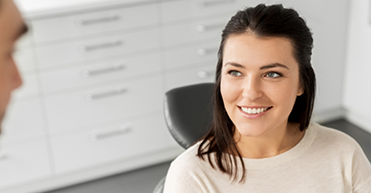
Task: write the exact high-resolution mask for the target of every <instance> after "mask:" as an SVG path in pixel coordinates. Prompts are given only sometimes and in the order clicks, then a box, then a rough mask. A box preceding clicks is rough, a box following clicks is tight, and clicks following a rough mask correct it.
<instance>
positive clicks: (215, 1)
mask: <svg viewBox="0 0 371 193" xmlns="http://www.w3.org/2000/svg"><path fill="white" fill-rule="evenodd" d="M233 1H234V0H209V1H201V2H200V3H199V5H200V6H201V7H209V6H214V5H220V4H227V3H233Z"/></svg>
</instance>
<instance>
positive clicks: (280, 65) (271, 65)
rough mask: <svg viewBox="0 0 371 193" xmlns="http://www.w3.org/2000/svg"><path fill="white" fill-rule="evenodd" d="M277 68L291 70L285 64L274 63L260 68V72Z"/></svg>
mask: <svg viewBox="0 0 371 193" xmlns="http://www.w3.org/2000/svg"><path fill="white" fill-rule="evenodd" d="M275 67H282V68H286V69H287V70H290V69H289V67H287V66H286V65H284V64H280V63H272V64H268V65H265V66H262V67H260V70H264V69H269V68H275Z"/></svg>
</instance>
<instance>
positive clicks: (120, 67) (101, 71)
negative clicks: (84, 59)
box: [82, 64, 125, 78]
mask: <svg viewBox="0 0 371 193" xmlns="http://www.w3.org/2000/svg"><path fill="white" fill-rule="evenodd" d="M123 69H125V66H124V65H123V64H120V65H114V66H112V67H108V68H102V69H97V70H85V71H83V72H82V76H83V77H85V78H89V77H91V76H96V75H101V74H106V73H111V72H117V71H120V70H123Z"/></svg>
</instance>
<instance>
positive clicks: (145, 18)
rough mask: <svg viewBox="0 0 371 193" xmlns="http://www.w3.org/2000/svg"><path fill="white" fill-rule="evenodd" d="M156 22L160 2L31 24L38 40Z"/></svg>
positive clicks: (37, 21)
mask: <svg viewBox="0 0 371 193" xmlns="http://www.w3.org/2000/svg"><path fill="white" fill-rule="evenodd" d="M144 13H145V14H144ZM157 23H158V10H157V6H156V5H155V4H149V5H141V6H131V7H127V8H120V9H111V10H104V11H96V12H94V13H84V14H76V15H66V16H62V17H55V18H47V19H41V20H33V21H32V26H33V30H34V34H35V35H34V37H35V41H36V43H39V42H46V41H51V40H58V39H63V38H70V37H77V36H83V35H89V34H96V33H101V32H107V31H113V30H121V29H129V28H135V27H140V26H146V25H151V24H157Z"/></svg>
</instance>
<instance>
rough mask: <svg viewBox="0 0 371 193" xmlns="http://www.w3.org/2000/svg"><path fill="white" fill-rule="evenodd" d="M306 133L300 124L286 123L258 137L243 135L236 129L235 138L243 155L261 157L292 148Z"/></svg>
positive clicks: (254, 157)
mask: <svg viewBox="0 0 371 193" xmlns="http://www.w3.org/2000/svg"><path fill="white" fill-rule="evenodd" d="M304 133H305V132H301V131H300V130H299V124H297V123H284V124H283V125H280V126H278V127H277V128H276V129H273V130H272V131H270V132H268V133H265V134H263V135H262V136H258V137H248V136H242V135H241V134H240V133H239V132H238V130H237V129H236V133H235V136H234V138H235V141H236V145H237V148H238V151H239V152H240V154H241V156H242V157H244V158H250V159H261V158H268V157H273V156H276V155H279V154H281V153H284V152H286V151H288V150H290V149H291V148H293V147H294V146H295V145H297V144H298V143H299V142H300V140H301V139H302V138H303V136H304Z"/></svg>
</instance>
